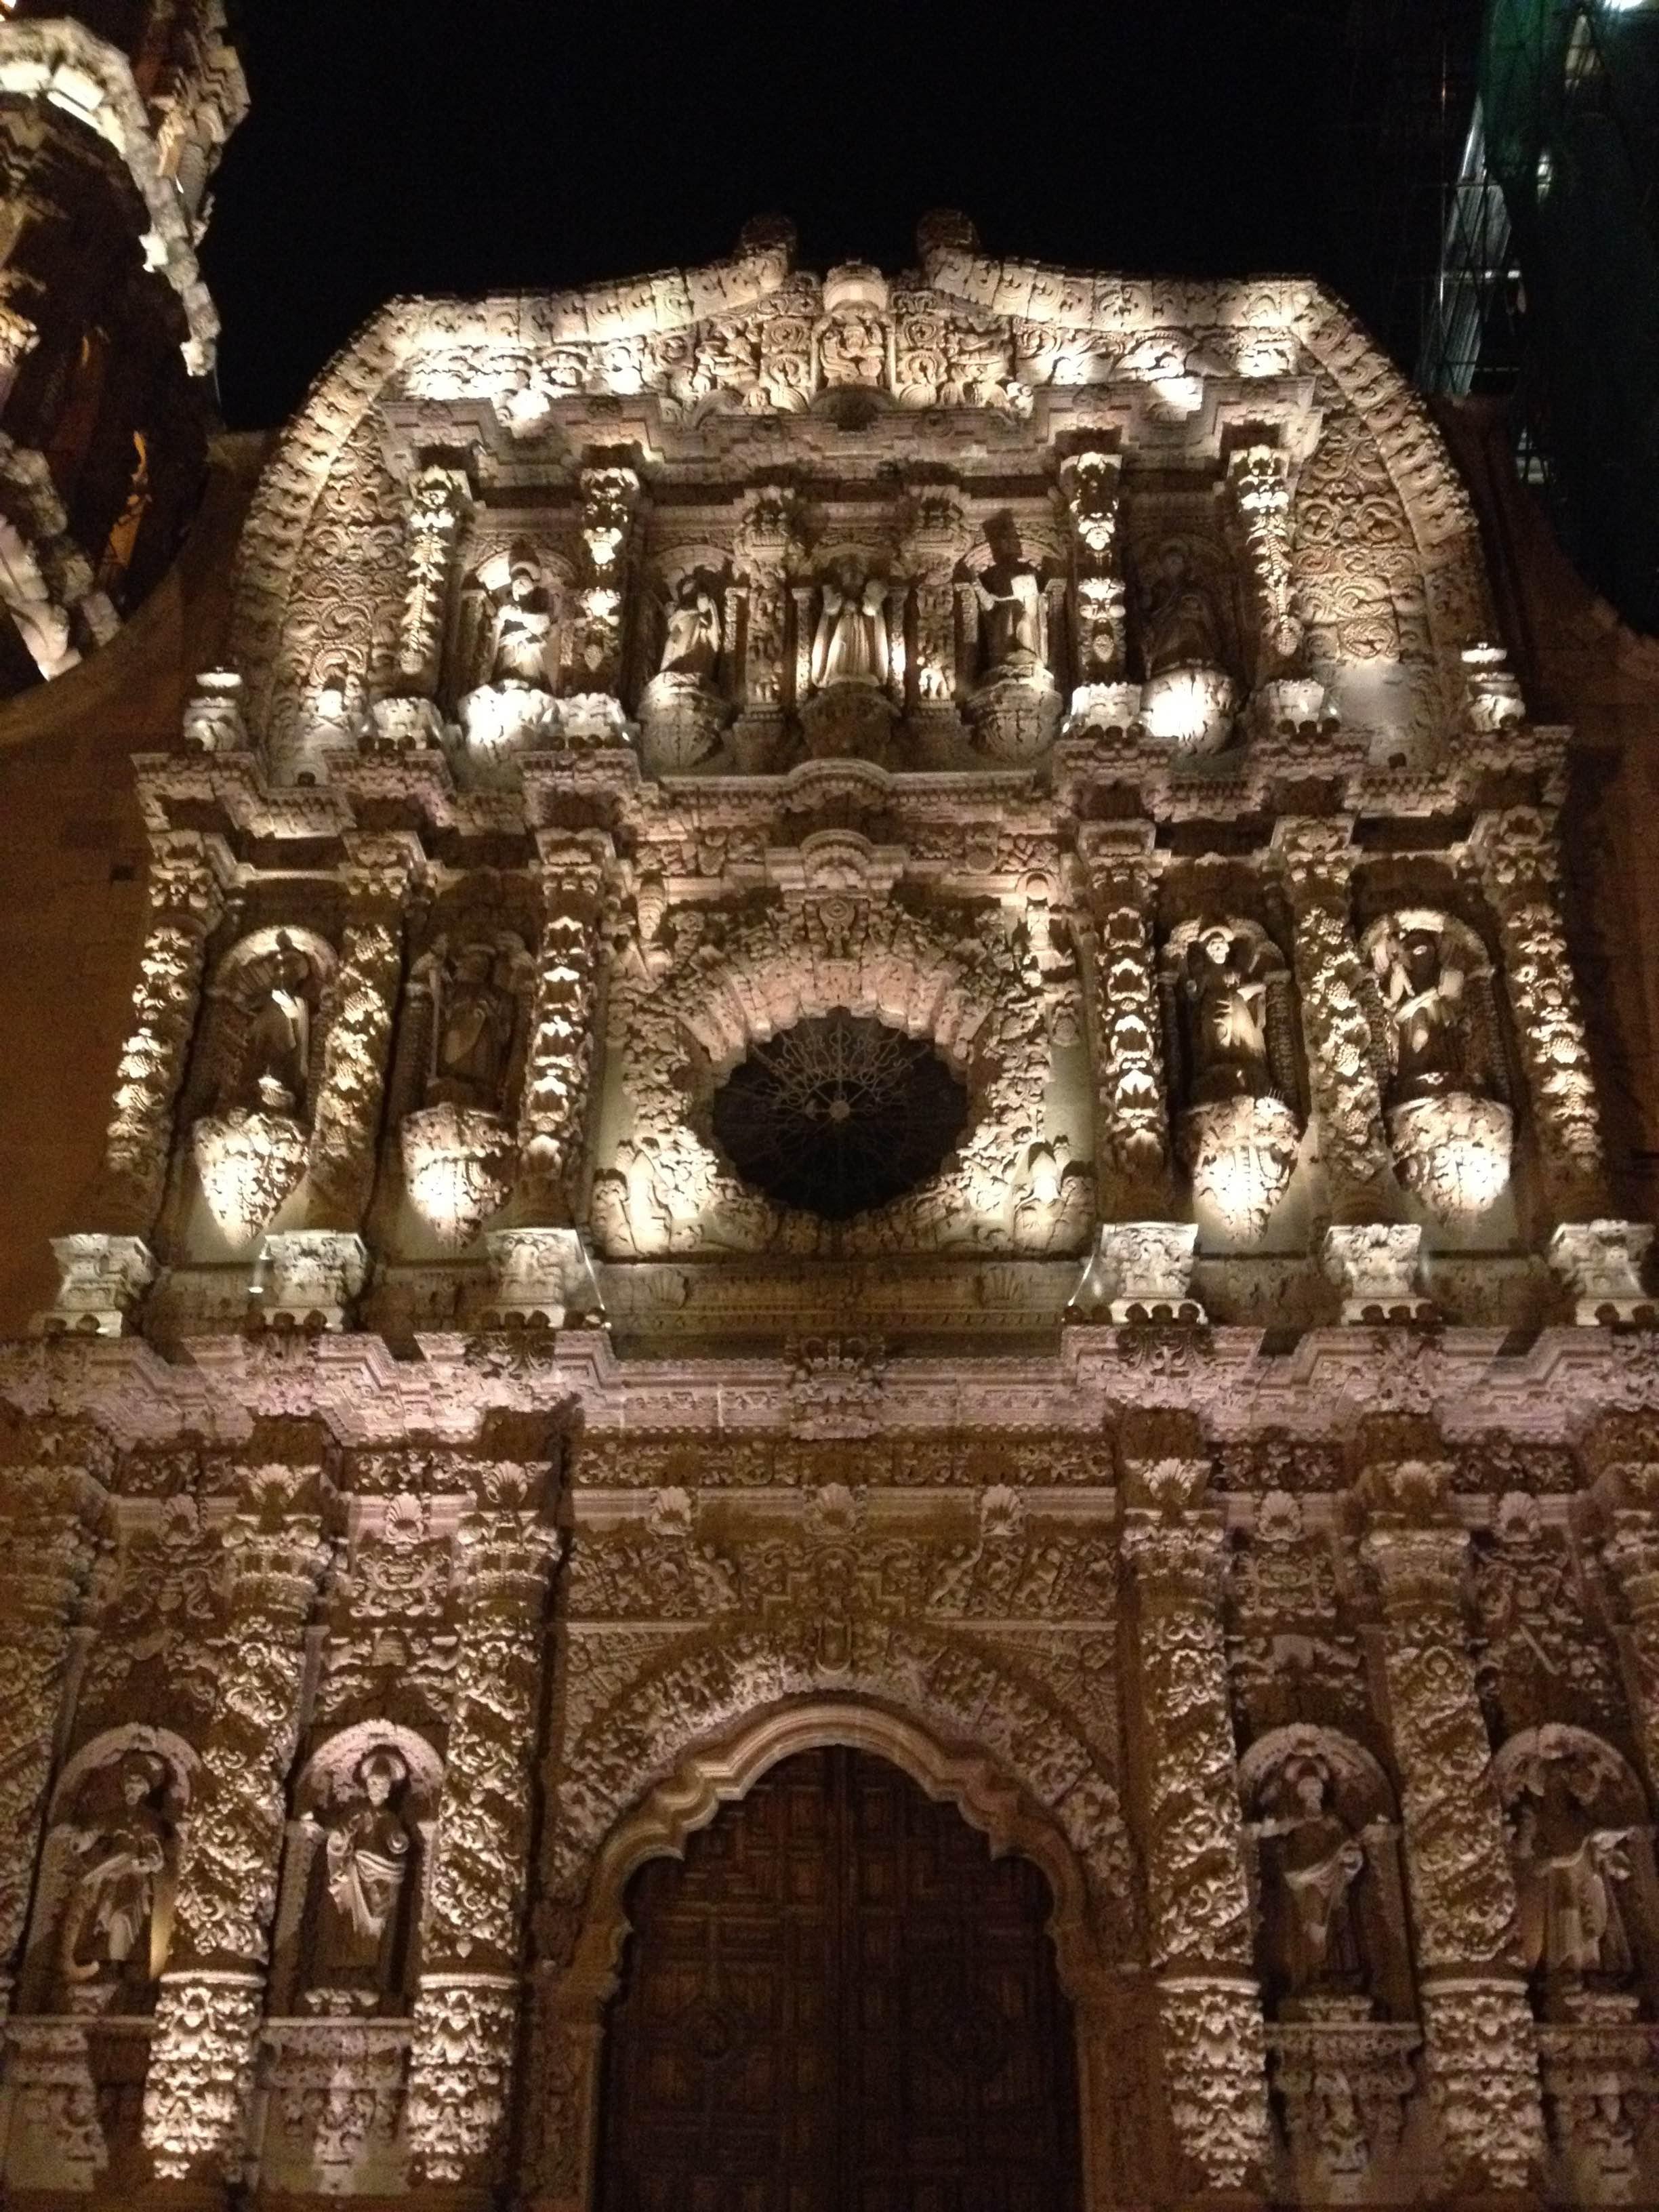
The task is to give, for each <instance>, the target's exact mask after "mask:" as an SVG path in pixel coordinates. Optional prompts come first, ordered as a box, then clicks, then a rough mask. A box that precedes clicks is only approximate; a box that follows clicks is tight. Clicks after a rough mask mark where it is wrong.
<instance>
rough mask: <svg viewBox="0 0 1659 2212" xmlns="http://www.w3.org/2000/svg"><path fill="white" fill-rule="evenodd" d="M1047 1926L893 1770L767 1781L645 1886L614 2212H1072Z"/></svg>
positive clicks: (1030, 1883) (612, 2052)
mask: <svg viewBox="0 0 1659 2212" xmlns="http://www.w3.org/2000/svg"><path fill="white" fill-rule="evenodd" d="M1049 1911H1050V1899H1049V1895H1048V1885H1047V1883H1046V1882H1045V1881H1044V1880H1043V1878H1042V1875H1041V1874H1040V1873H1039V1872H1038V1871H1037V1869H1036V1867H1034V1866H1032V1865H1031V1864H1030V1863H1029V1861H1026V1860H1024V1859H1019V1858H1012V1857H1010V1858H1005V1859H1001V1860H993V1858H992V1857H991V1855H990V1849H989V1846H988V1845H987V1843H986V1841H985V1839H984V1838H983V1837H982V1836H981V1835H979V1834H977V1833H976V1832H975V1831H974V1830H973V1829H971V1828H970V1827H969V1826H968V1825H967V1823H966V1822H965V1821H964V1820H963V1818H962V1816H961V1814H959V1813H957V1810H956V1808H954V1807H953V1806H950V1805H940V1804H934V1803H933V1802H931V1801H930V1800H929V1799H928V1798H927V1796H925V1795H924V1794H923V1792H922V1791H921V1790H919V1789H918V1788H917V1787H916V1785H915V1784H914V1783H913V1782H911V1781H910V1780H909V1779H908V1777H907V1776H905V1775H903V1774H902V1773H900V1772H899V1771H898V1770H897V1768H896V1767H893V1766H890V1765H888V1764H887V1763H886V1762H885V1761H884V1760H883V1759H874V1758H872V1757H870V1756H869V1755H868V1754H866V1753H861V1752H854V1751H846V1750H840V1749H836V1750H826V1751H813V1752H805V1753H801V1754H799V1756H798V1757H796V1758H793V1759H786V1760H785V1761H784V1762H783V1763H782V1764H781V1765H778V1766H775V1767H774V1768H773V1769H772V1771H770V1772H769V1774H767V1775H765V1776H764V1777H763V1778H762V1779H761V1780H760V1781H759V1782H757V1784H755V1786H754V1788H753V1789H752V1790H750V1792H749V1795H748V1796H746V1797H745V1798H744V1800H743V1801H742V1802H741V1803H740V1804H737V1805H730V1806H727V1807H726V1808H724V1809H723V1810H722V1811H721V1812H720V1814H718V1816H717V1817H716V1818H715V1820H714V1822H713V1823H712V1825H711V1826H708V1827H707V1828H705V1829H703V1830H702V1831H701V1832H700V1833H698V1834H696V1835H695V1836H693V1837H692V1838H690V1844H689V1845H688V1848H687V1850H686V1855H685V1858H684V1861H683V1862H682V1861H679V1860H674V1859H657V1860H653V1862H652V1863H650V1864H649V1865H647V1866H646V1867H643V1868H641V1870H640V1872H639V1874H638V1875H635V1879H634V1881H633V1884H632V1886H631V1887H630V1889H629V1904H628V1913H629V1922H630V1923H631V1925H632V1928H633V1930H634V1933H633V1935H632V1936H630V1938H629V1944H628V1948H627V1952H626V1954H625V1956H624V1960H623V1978H622V1985H621V1988H620V1990H619V1991H618V1993H617V1997H616V1999H615V2001H614V2002H613V2005H612V2007H611V2013H610V2015H609V2021H608V2025H607V2032H606V2036H605V2065H604V2072H603V2077H602V2092H601V2095H602V2106H601V2112H600V2127H599V2144H600V2149H599V2180H598V2195H599V2208H600V2212H1078V2207H1079V2203H1080V2192H1079V2159H1078V2121H1077V2102H1076V2059H1075V2055H1074V2039H1073V2025H1072V2015H1071V2008H1070V2005H1069V2004H1068V2003H1067V2002H1066V1998H1065V1996H1064V1995H1063V1994H1062V1992H1061V1990H1060V1985H1059V1982H1058V1979H1057V1978H1056V1975H1055V1972H1054V1947H1053V1945H1052V1943H1051V1942H1050V1941H1049V1939H1048V1934H1047V1931H1046V1923H1047V1921H1048V1914H1049Z"/></svg>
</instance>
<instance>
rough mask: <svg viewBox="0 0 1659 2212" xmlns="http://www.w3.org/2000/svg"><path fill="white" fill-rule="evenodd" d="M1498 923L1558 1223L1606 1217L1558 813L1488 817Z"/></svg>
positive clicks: (1482, 863)
mask: <svg viewBox="0 0 1659 2212" xmlns="http://www.w3.org/2000/svg"><path fill="white" fill-rule="evenodd" d="M1469 846H1470V851H1471V852H1472V854H1474V860H1475V864H1476V866H1477V867H1478V868H1479V870H1480V882H1481V885H1482V888H1483V889H1484V890H1485V891H1486V897H1487V900H1488V902H1490V904H1491V907H1492V913H1493V915H1495V917H1496V919H1497V922H1498V935H1499V938H1500V939H1501V941H1502V945H1503V951H1504V962H1503V966H1504V988H1505V989H1506V991H1507V992H1508V994H1509V1001H1510V1012H1511V1014H1512V1015H1513V1017H1514V1027H1515V1037H1516V1044H1517V1046H1518V1048H1519V1050H1520V1054H1521V1064H1522V1069H1523V1071H1524V1073H1525V1077H1526V1085H1527V1099H1528V1105H1529V1106H1530V1108H1531V1109H1532V1111H1531V1120H1532V1125H1533V1131H1534V1139H1535V1142H1536V1145H1537V1150H1538V1164H1539V1170H1540V1176H1541V1184H1542V1188H1541V1193H1540V1195H1541V1199H1542V1200H1543V1204H1544V1207H1545V1210H1546V1212H1547V1213H1548V1215H1549V1217H1550V1218H1551V1220H1552V1221H1588V1220H1591V1219H1593V1218H1596V1217H1598V1216H1601V1215H1604V1214H1606V1213H1607V1212H1608V1211H1609V1207H1608V1203H1607V1160H1606V1155H1605V1153H1604V1151H1603V1148H1602V1143H1601V1115H1600V1112H1599V1110H1598V1109H1597V1105H1596V1099H1595V1079H1594V1078H1593V1076H1592V1074H1591V1073H1590V1058H1589V1042H1588V1040H1587V1039H1586V1037H1585V1035H1584V1018H1583V1010H1582V1008H1581V1006H1580V1004H1579V999H1578V987H1577V982H1576V981H1574V978H1573V973H1572V967H1571V962H1570V961H1569V959H1568V957H1567V939H1566V930H1565V924H1564V922H1563V919H1562V910H1561V878H1560V851H1559V840H1558V835H1557V827H1556V817H1555V814H1554V812H1553V810H1550V809H1545V808H1541V807H1533V806H1511V807H1507V808H1505V809H1504V811H1502V812H1495V813H1490V814H1482V815H1481V816H1480V817H1479V818H1478V819H1477V821H1476V823H1475V825H1474V836H1472V837H1471V839H1470V841H1469Z"/></svg>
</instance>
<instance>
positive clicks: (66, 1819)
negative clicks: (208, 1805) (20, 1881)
mask: <svg viewBox="0 0 1659 2212" xmlns="http://www.w3.org/2000/svg"><path fill="white" fill-rule="evenodd" d="M199 1765H200V1762H199V1760H198V1759H197V1754H196V1753H195V1751H194V1750H193V1749H192V1747H191V1746H190V1745H189V1744H187V1743H186V1742H185V1741H184V1739H183V1737H182V1736H179V1735H174V1734H173V1731H172V1730H171V1729H163V1728H150V1727H148V1726H145V1725H144V1724H143V1723H136V1722H135V1723H128V1724H127V1725H125V1727H122V1728H115V1729H106V1730H104V1731H103V1733H102V1734H100V1735H95V1736H94V1737H93V1738H92V1739H91V1741H89V1742H87V1743H84V1744H82V1747H81V1748H80V1749H79V1750H78V1751H77V1752H76V1753H75V1754H74V1755H73V1757H72V1758H70V1759H68V1760H66V1761H65V1763H64V1769H63V1771H62V1772H61V1773H60V1774H59V1776H58V1781H57V1784H56V1785H55V1786H54V1788H53V1790H52V1802H51V1804H50V1806H49V1808H48V1809H47V1815H46V1842H45V1844H44V1845H43V1847H42V1850H41V1853H40V1881H39V1882H38V1883H37V1885H36V1887H35V1893H34V1905H33V1912H32V1914H31V1916H30V1922H29V1936H28V1942H27V1948H26V1949H25V1952H24V1957H23V1970H22V1973H21V1977H20V1981H21V1990H20V2005H19V2009H20V2010H21V2011H25V2012H52V2013H58V2012H75V2013H79V2014H88V2015H97V2014H102V2013H107V2012H128V2013H133V2012H138V2013H142V2012H147V2011H149V2009H150V2008H151V2007H152V2006H153V2005H154V2002H155V1987H156V1984H157V1983H158V1982H159V1981H160V1978H161V1970H162V1968H163V1966H165V1964H166V1962H167V1951H168V1948H169V1946H170V1944H171V1942H172V1936H173V1902H174V1897H175V1893H176V1887H177V1875H178V1866H179V1841H180V1836H181V1832H182V1830H183V1826H184V1824H185V1820H187V1818H188V1817H189V1812H190V1806H191V1798H192V1797H193V1796H194V1794H195V1789H196V1778H197V1770H198V1767H199ZM94 1962H95V1963H94Z"/></svg>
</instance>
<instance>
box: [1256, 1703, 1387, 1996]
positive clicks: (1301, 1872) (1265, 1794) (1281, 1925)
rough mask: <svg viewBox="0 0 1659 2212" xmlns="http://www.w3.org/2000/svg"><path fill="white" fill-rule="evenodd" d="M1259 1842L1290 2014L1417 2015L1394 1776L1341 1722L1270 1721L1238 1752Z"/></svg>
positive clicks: (1280, 1982) (1265, 1961)
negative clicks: (1338, 2010)
mask: <svg viewBox="0 0 1659 2212" xmlns="http://www.w3.org/2000/svg"><path fill="white" fill-rule="evenodd" d="M1238 1786H1239V1795H1240V1796H1241V1798H1242V1799H1243V1807H1244V1820H1245V1833H1246V1836H1247V1838H1249V1846H1250V1864H1251V1876H1252V1880H1251V1887H1252V1891H1253V1893H1254V1902H1255V1920H1256V1941H1257V1954H1258V1959H1259V1962H1260V1966H1261V1981H1262V1987H1263V1990H1264V1992H1265V1993H1266V1994H1267V1997H1268V2000H1269V2003H1270V2005H1271V2006H1272V2008H1273V2010H1274V2011H1276V2012H1277V2013H1278V2015H1279V2017H1281V2018H1285V2019H1289V2018H1295V2017H1297V2016H1300V2015H1304V2014H1305V2013H1307V2012H1308V2011H1309V2009H1310V2000H1311V2001H1312V2005H1313V2006H1314V2007H1316V2008H1320V2007H1322V2008H1323V2011H1324V2013H1325V2015H1327V2016H1330V2015H1331V2014H1332V2011H1333V2008H1334V2005H1336V2004H1338V2003H1340V2004H1342V2005H1345V2006H1346V2007H1347V2008H1349V2010H1350V2012H1351V2013H1352V2016H1353V2017H1354V2018H1356V2019H1364V2018H1366V2017H1368V2016H1369V2017H1375V2016H1382V2017H1385V2018H1389V2019H1397V2020H1398V2019H1409V2018H1411V2017H1412V2016H1413V2014H1414V2013H1415V2010H1416V2002H1415V1996H1414V1992H1413V1983H1412V1973H1411V1961H1410V1954H1409V1943H1408V1936H1407V1912H1406V1896H1405V1887H1404V1882H1403V1880H1402V1876H1401V1866H1400V1816H1399V1809H1398V1808H1397V1806H1396V1805H1395V1796H1394V1790H1393V1789H1392V1787H1391V1785H1390V1784H1389V1778H1388V1777H1387V1775H1386V1774H1385V1773H1384V1772H1383V1769H1382V1767H1381V1765H1379V1764H1378V1763H1377V1761H1376V1759H1374V1758H1373V1757H1372V1755H1371V1753H1370V1752H1368V1751H1367V1750H1366V1749H1365V1748H1364V1746H1363V1745H1362V1744H1358V1743H1356V1742H1355V1741H1354V1740H1353V1738H1352V1736H1348V1735H1343V1734H1341V1732H1340V1730H1338V1729H1328V1728H1316V1727H1313V1726H1311V1725H1310V1724H1309V1723H1305V1722H1296V1723H1291V1724H1290V1725H1289V1726H1287V1727H1284V1728H1276V1729H1268V1730H1267V1732H1266V1734H1264V1735H1260V1736H1258V1737H1257V1738H1256V1740H1255V1742H1254V1743H1253V1744H1251V1745H1250V1747H1249V1750H1247V1751H1246V1752H1245V1753H1244V1755H1243V1759H1240V1761H1239V1766H1238Z"/></svg>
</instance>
